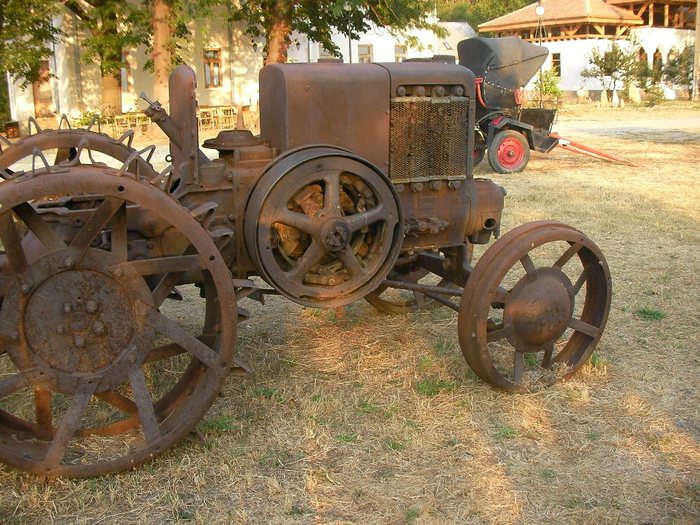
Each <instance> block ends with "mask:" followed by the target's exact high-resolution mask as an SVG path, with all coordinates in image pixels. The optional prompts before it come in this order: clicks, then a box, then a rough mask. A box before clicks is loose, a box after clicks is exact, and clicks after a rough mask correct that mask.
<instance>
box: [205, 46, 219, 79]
mask: <svg viewBox="0 0 700 525" xmlns="http://www.w3.org/2000/svg"><path fill="white" fill-rule="evenodd" d="M204 87H208V88H217V87H221V50H220V49H207V50H205V51H204Z"/></svg>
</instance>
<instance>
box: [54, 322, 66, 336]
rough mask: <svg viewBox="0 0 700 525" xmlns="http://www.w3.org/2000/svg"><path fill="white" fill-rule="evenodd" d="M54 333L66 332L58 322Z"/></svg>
mask: <svg viewBox="0 0 700 525" xmlns="http://www.w3.org/2000/svg"><path fill="white" fill-rule="evenodd" d="M56 333H57V334H58V335H63V334H65V333H66V329H65V328H64V326H63V325H62V324H60V325H58V326H57V327H56Z"/></svg>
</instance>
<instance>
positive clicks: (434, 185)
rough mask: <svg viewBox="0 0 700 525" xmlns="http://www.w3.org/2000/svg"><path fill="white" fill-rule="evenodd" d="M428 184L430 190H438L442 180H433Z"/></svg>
mask: <svg viewBox="0 0 700 525" xmlns="http://www.w3.org/2000/svg"><path fill="white" fill-rule="evenodd" d="M429 186H430V189H431V190H432V191H440V189H441V188H442V181H439V180H434V181H432V182H431V183H430V184H429Z"/></svg>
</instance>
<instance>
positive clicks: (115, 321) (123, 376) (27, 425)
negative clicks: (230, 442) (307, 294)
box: [0, 166, 236, 476]
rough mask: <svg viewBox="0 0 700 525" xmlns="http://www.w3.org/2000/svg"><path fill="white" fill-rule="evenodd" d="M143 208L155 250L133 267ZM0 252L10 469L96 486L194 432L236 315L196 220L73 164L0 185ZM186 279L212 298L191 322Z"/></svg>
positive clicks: (228, 363) (169, 203) (226, 280)
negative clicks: (181, 299) (180, 298)
mask: <svg viewBox="0 0 700 525" xmlns="http://www.w3.org/2000/svg"><path fill="white" fill-rule="evenodd" d="M143 210H148V214H149V215H148V217H149V220H148V221H147V222H149V226H147V227H146V228H147V229H149V230H153V232H152V233H153V236H152V238H151V240H150V241H149V243H150V245H151V248H152V249H151V252H150V255H149V256H148V257H145V258H144V257H142V254H139V255H138V257H137V258H135V255H134V254H135V253H136V252H135V251H134V249H133V247H134V235H135V230H133V227H134V224H136V225H137V226H138V223H139V222H140V220H141V219H142V215H139V213H140V211H143ZM66 226H69V227H66ZM151 226H152V228H151ZM159 239H167V241H168V242H164V241H163V242H160V241H159ZM0 240H1V241H2V245H3V252H4V253H3V254H2V255H1V256H0V266H1V267H2V268H0V275H1V277H0V287H1V288H2V289H3V290H4V292H5V293H4V301H3V303H2V307H1V308H0V348H1V349H2V350H4V353H2V355H0V460H2V461H3V462H5V463H7V464H9V465H12V466H14V467H17V468H20V469H23V470H26V471H28V472H32V473H35V474H38V475H44V476H92V475H96V474H102V473H106V472H116V471H120V470H124V469H128V468H131V467H133V466H135V465H137V464H139V463H141V462H143V461H145V460H147V459H149V458H150V457H153V456H154V455H157V454H158V453H160V452H162V451H164V450H165V449H167V448H168V447H169V446H171V445H173V444H174V443H176V442H177V441H178V440H180V439H181V438H182V437H184V436H185V435H186V434H187V433H188V432H190V430H191V429H192V428H193V426H194V425H195V424H196V423H197V422H198V421H199V420H200V419H201V417H202V416H203V415H204V413H205V412H206V410H207V409H208V407H209V406H210V405H211V403H212V402H213V400H214V399H215V397H216V395H217V394H218V392H219V390H220V388H221V387H222V385H223V382H224V380H225V378H226V376H227V374H228V372H229V370H230V368H231V367H232V366H234V363H233V361H234V358H233V350H234V342H235V334H236V308H235V304H236V303H235V294H234V288H233V284H232V281H231V277H230V273H229V271H228V269H227V267H226V265H225V263H224V261H223V259H222V257H221V255H220V254H219V252H218V250H217V249H216V246H215V245H214V242H213V241H212V239H211V237H210V236H209V234H208V233H207V232H206V231H205V230H204V229H202V227H201V226H200V225H199V224H198V223H197V221H196V220H195V219H194V218H193V217H192V216H191V215H190V214H189V213H188V212H187V210H185V209H183V208H182V207H181V206H180V204H179V203H177V202H176V201H174V200H172V198H171V197H169V196H168V195H167V194H165V193H164V192H162V191H161V190H159V189H157V188H155V187H153V186H151V185H150V184H147V183H143V182H139V181H137V180H135V179H134V178H132V177H131V176H125V175H123V174H120V172H118V171H116V170H113V169H108V168H104V167H97V166H72V167H70V168H66V169H62V170H61V172H60V173H54V172H51V171H49V172H43V173H41V172H39V173H35V174H34V175H33V176H30V177H22V178H16V179H11V180H8V181H6V182H4V183H2V184H0ZM190 277H191V278H192V280H190ZM183 280H184V281H186V282H196V283H198V286H199V287H200V288H201V289H202V291H203V295H204V296H205V297H206V300H203V301H196V300H194V299H193V300H192V301H191V305H189V306H188V312H187V315H186V316H183V315H182V314H181V312H179V311H178V310H175V309H174V308H173V306H172V303H173V301H166V298H167V297H168V296H169V294H170V293H171V291H172V289H173V286H174V285H176V284H178V283H180V282H181V281H183ZM194 291H195V292H196V290H194ZM194 295H196V294H194ZM194 295H193V298H194ZM198 303H199V304H201V308H199V309H198V308H197V304H198Z"/></svg>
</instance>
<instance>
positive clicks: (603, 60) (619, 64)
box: [581, 40, 638, 100]
mask: <svg viewBox="0 0 700 525" xmlns="http://www.w3.org/2000/svg"><path fill="white" fill-rule="evenodd" d="M634 49H635V46H634V45H630V46H629V47H628V48H627V49H625V48H623V47H622V46H621V45H620V44H619V43H618V42H617V41H615V40H613V41H612V42H611V43H610V48H609V49H608V50H607V51H601V50H600V48H595V49H593V51H591V53H590V55H588V57H587V58H588V62H589V64H590V67H587V68H585V69H584V70H583V71H581V76H582V77H584V78H595V79H596V80H598V81H599V82H600V83H601V84H602V86H603V89H604V90H605V92H606V94H607V96H608V100H612V92H613V91H614V90H615V89H617V88H618V87H622V86H623V84H624V83H625V82H626V81H628V80H630V79H633V78H634V77H635V73H636V69H637V64H638V60H637V56H636V53H635V52H634Z"/></svg>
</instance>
